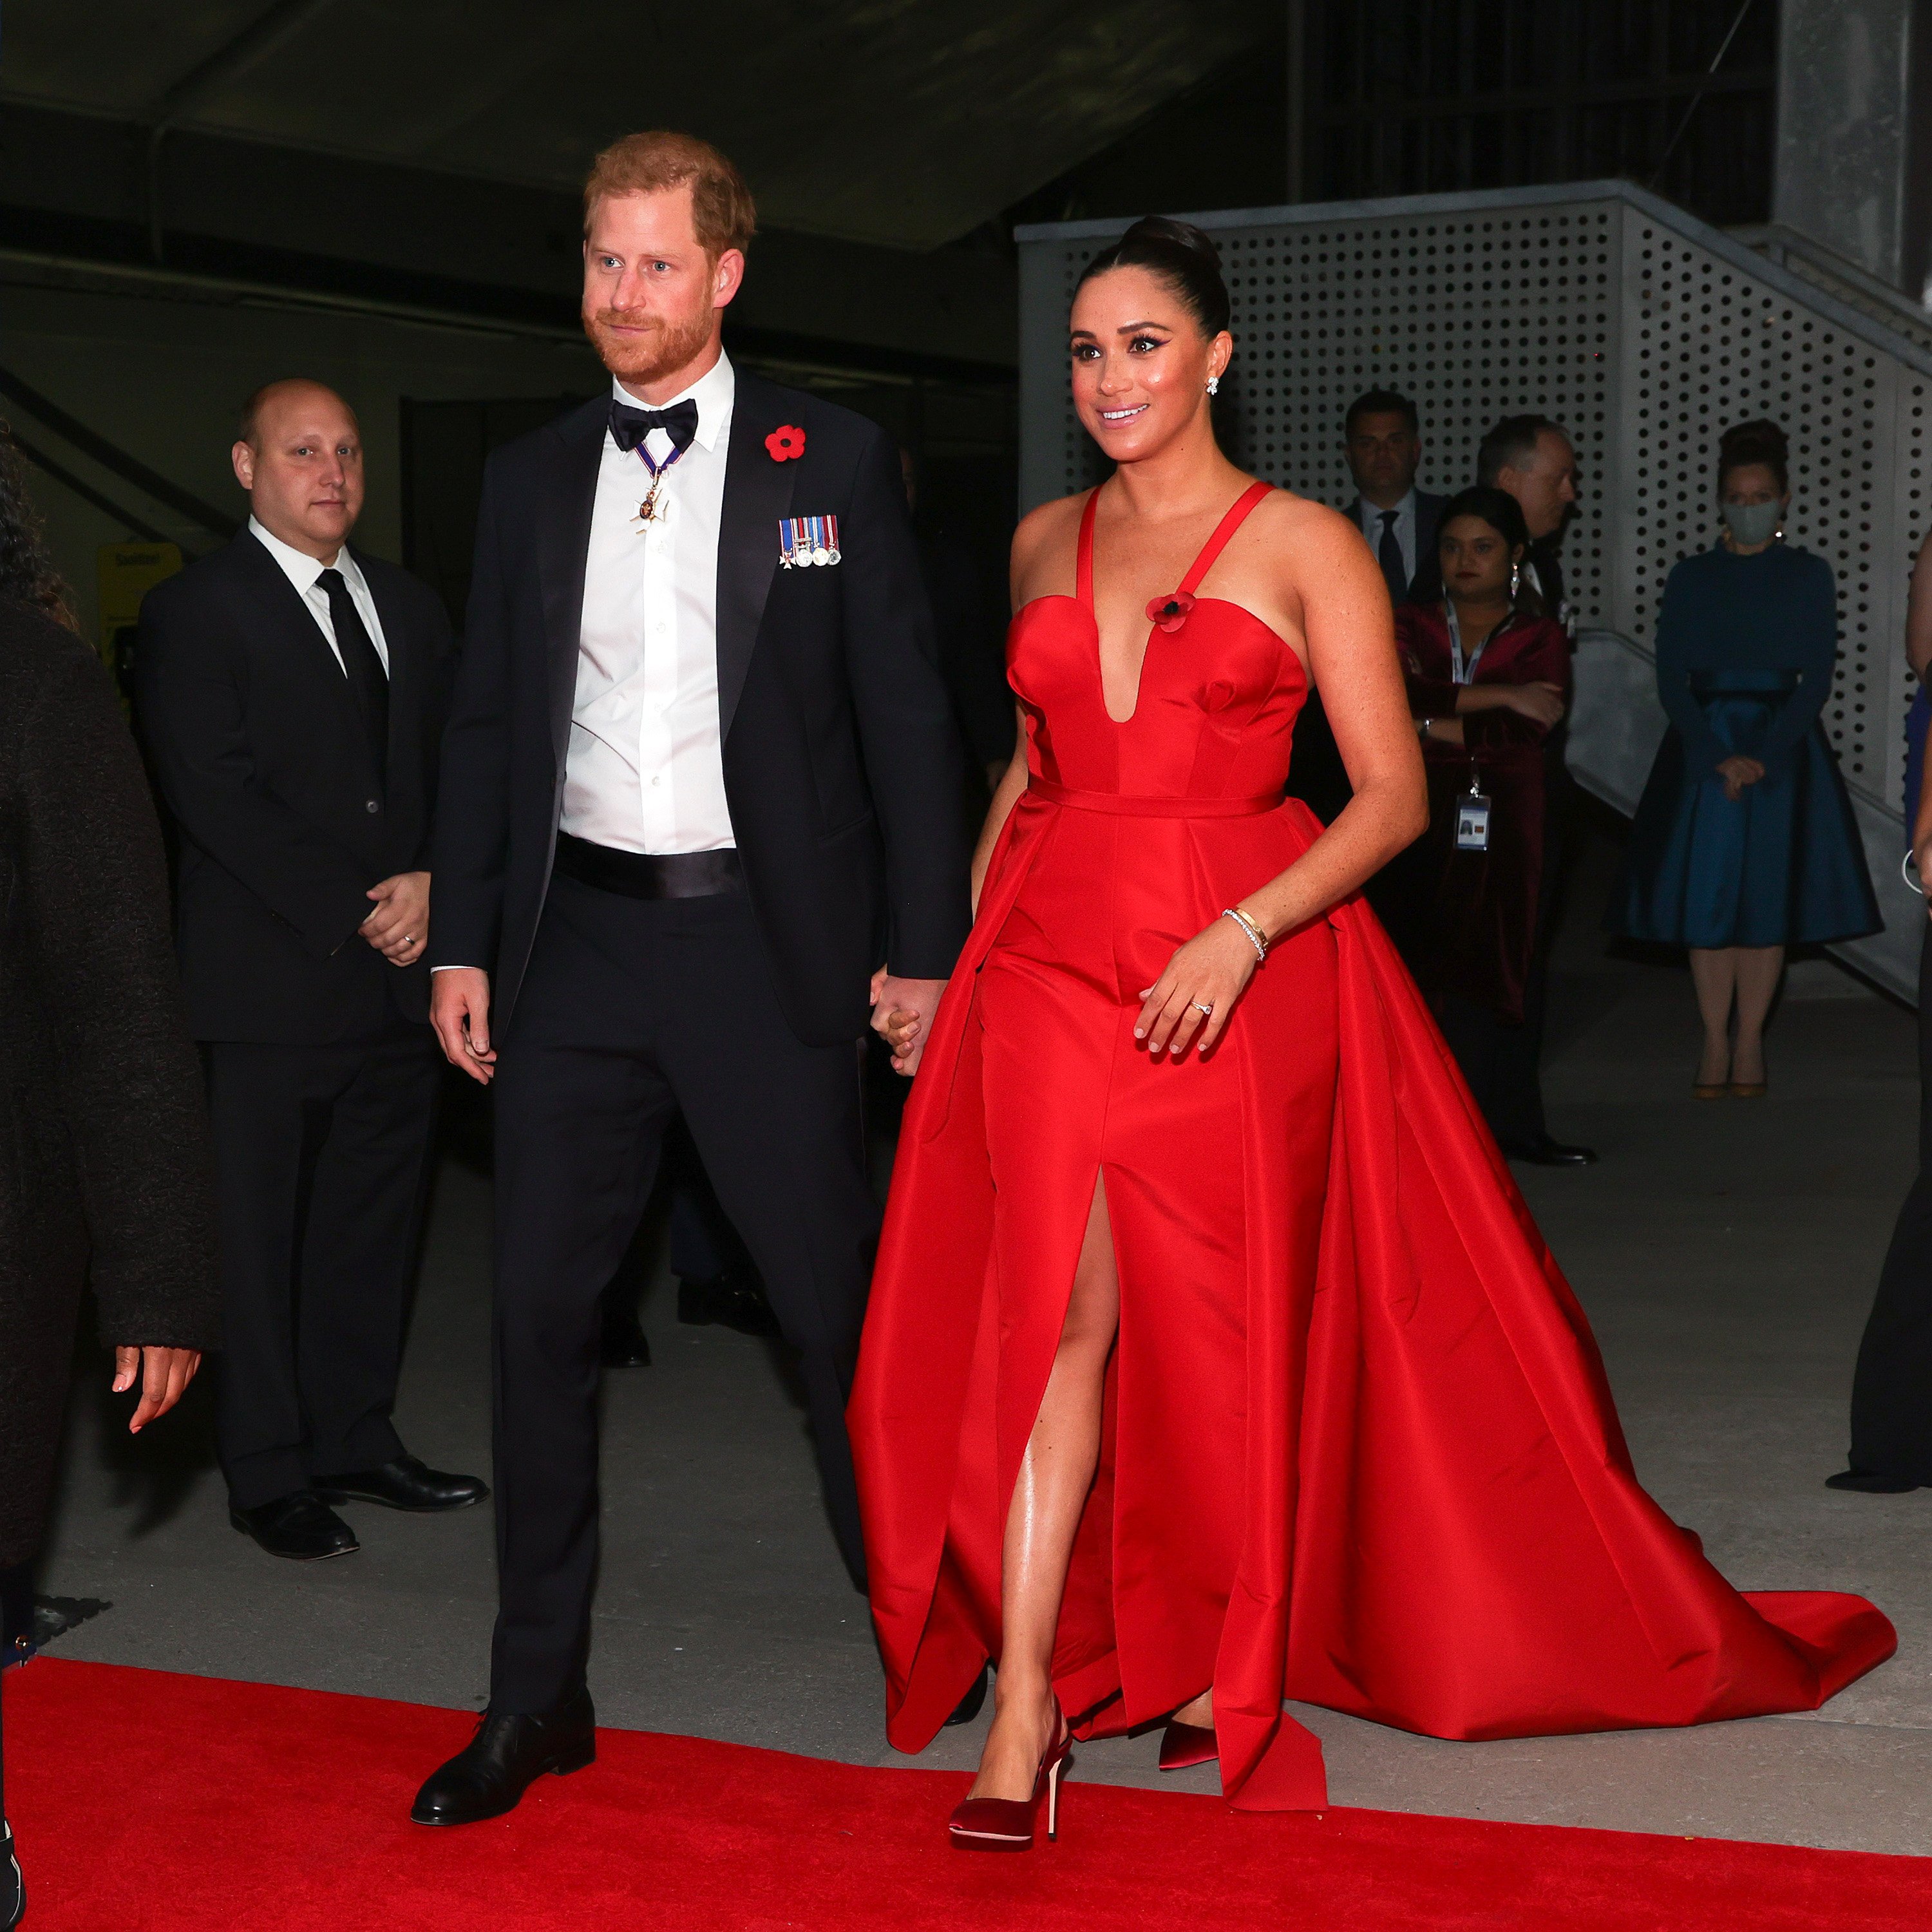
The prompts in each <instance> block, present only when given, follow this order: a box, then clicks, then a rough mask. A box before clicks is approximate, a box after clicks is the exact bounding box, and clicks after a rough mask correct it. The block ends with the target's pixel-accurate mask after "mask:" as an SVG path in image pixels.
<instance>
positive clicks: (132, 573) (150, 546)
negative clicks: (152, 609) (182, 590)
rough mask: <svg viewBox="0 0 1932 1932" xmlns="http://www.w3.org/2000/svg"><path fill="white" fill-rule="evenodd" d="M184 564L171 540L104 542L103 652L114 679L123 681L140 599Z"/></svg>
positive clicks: (100, 562)
mask: <svg viewBox="0 0 1932 1932" xmlns="http://www.w3.org/2000/svg"><path fill="white" fill-rule="evenodd" d="M95 568H96V573H97V576H96V580H97V583H98V587H99V589H100V593H101V655H102V656H103V657H104V658H106V659H107V668H108V669H109V670H111V671H112V672H113V673H114V678H115V682H116V683H119V684H124V682H125V679H126V677H127V656H128V652H129V651H130V649H131V648H132V646H133V641H134V627H135V625H136V624H137V623H139V621H140V616H141V599H142V598H143V597H145V596H146V595H147V594H148V592H149V591H150V590H151V589H153V588H154V586H155V585H156V584H157V583H160V581H161V580H162V579H163V577H172V576H173V574H175V571H178V569H180V568H181V549H180V546H179V545H178V544H171V543H124V544H102V545H101V549H100V551H99V553H98V559H97V562H96V566H95Z"/></svg>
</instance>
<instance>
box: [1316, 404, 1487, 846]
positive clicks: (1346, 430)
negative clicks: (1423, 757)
mask: <svg viewBox="0 0 1932 1932" xmlns="http://www.w3.org/2000/svg"><path fill="white" fill-rule="evenodd" d="M1342 450H1343V455H1345V456H1346V458H1348V462H1349V475H1352V477H1353V478H1355V500H1354V502H1352V503H1350V504H1349V505H1348V506H1347V507H1346V509H1345V510H1344V511H1343V514H1344V515H1345V516H1346V517H1349V518H1350V519H1351V520H1352V521H1353V522H1354V523H1355V526H1356V527H1357V528H1358V529H1359V530H1361V532H1362V535H1363V536H1364V538H1367V542H1368V546H1369V548H1370V550H1373V552H1374V553H1375V556H1376V562H1378V563H1379V564H1380V565H1382V577H1383V579H1384V580H1385V582H1386V583H1388V593H1389V601H1390V602H1391V604H1400V603H1403V602H1404V601H1406V600H1407V599H1408V598H1409V597H1411V596H1413V595H1429V594H1430V590H1431V586H1433V594H1434V595H1437V596H1440V595H1442V565H1441V563H1440V562H1439V559H1437V556H1436V525H1437V524H1438V523H1439V522H1440V521H1441V520H1442V505H1444V504H1445V503H1446V502H1448V500H1449V499H1448V497H1446V496H1432V495H1430V493H1429V492H1428V491H1427V490H1418V488H1417V487H1415V472H1417V470H1418V469H1420V468H1421V465H1422V431H1421V422H1420V420H1419V419H1418V417H1417V415H1416V413H1415V404H1413V403H1412V402H1411V401H1409V398H1407V397H1406V396H1403V395H1397V393H1396V392H1395V391H1394V390H1393V389H1370V390H1369V391H1367V392H1366V393H1364V395H1359V396H1358V397H1357V398H1355V401H1353V402H1352V403H1351V404H1349V412H1348V414H1347V415H1346V416H1345V417H1344V418H1343V434H1342ZM1288 789H1289V793H1290V795H1291V796H1293V797H1295V798H1298V799H1301V800H1302V801H1303V802H1304V803H1305V804H1307V805H1308V806H1309V807H1310V809H1311V810H1312V811H1313V812H1314V814H1315V815H1316V817H1318V818H1319V819H1320V820H1322V823H1324V824H1325V825H1332V824H1334V822H1335V820H1337V818H1338V817H1340V815H1341V812H1342V808H1343V806H1344V805H1346V804H1347V803H1348V802H1349V799H1351V798H1352V797H1353V796H1355V792H1354V790H1353V788H1352V787H1351V786H1350V784H1349V774H1348V772H1347V771H1346V769H1344V768H1343V763H1342V754H1341V753H1340V751H1338V750H1337V748H1336V745H1335V736H1334V732H1332V731H1331V730H1330V729H1329V727H1328V715H1327V713H1326V712H1324V711H1323V709H1322V697H1321V694H1320V693H1319V691H1314V692H1310V694H1309V698H1308V702H1307V704H1306V705H1305V706H1303V708H1302V713H1301V717H1300V718H1299V719H1298V720H1297V721H1296V724H1295V756H1294V759H1293V761H1292V764H1291V765H1290V767H1289V775H1288Z"/></svg>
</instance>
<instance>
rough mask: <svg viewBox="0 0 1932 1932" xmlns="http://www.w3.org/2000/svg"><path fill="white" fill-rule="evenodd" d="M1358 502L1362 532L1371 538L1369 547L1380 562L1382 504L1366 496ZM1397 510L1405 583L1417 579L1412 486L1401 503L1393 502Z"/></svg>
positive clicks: (1398, 540)
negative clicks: (1371, 500)
mask: <svg viewBox="0 0 1932 1932" xmlns="http://www.w3.org/2000/svg"><path fill="white" fill-rule="evenodd" d="M1356 502H1358V505H1360V507H1361V518H1362V534H1363V535H1364V536H1365V537H1367V538H1368V540H1369V547H1370V550H1373V552H1374V553H1375V554H1376V560H1377V561H1378V562H1379V561H1380V560H1381V558H1382V515H1383V511H1382V506H1381V505H1380V504H1379V503H1372V502H1370V501H1369V499H1367V497H1366V496H1360V497H1358V498H1357V499H1356ZM1390 508H1392V509H1393V510H1394V511H1395V540H1396V541H1397V543H1398V544H1400V545H1401V546H1402V577H1403V582H1404V583H1414V582H1415V488H1414V487H1413V485H1412V486H1411V487H1410V490H1409V494H1408V495H1407V496H1405V497H1403V499H1402V501H1401V502H1400V503H1395V504H1391V505H1390Z"/></svg>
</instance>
